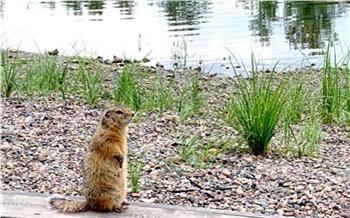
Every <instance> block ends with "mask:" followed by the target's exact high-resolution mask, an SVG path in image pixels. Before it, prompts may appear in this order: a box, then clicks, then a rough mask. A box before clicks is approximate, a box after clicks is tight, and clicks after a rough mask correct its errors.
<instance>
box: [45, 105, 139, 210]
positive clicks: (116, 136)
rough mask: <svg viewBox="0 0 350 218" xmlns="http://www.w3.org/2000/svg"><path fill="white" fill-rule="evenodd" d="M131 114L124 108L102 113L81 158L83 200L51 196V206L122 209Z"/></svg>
mask: <svg viewBox="0 0 350 218" xmlns="http://www.w3.org/2000/svg"><path fill="white" fill-rule="evenodd" d="M133 116H134V113H133V112H132V111H130V110H129V109H128V108H125V107H112V108H109V109H107V110H105V111H104V112H103V113H102V116H101V119H100V122H99V124H98V126H97V128H96V131H95V133H94V135H93V136H92V139H91V142H90V147H89V148H88V151H87V154H86V156H85V159H84V182H83V193H84V195H85V197H86V201H73V200H68V199H65V198H61V197H53V198H51V199H50V200H49V204H50V206H51V207H53V208H55V209H58V210H59V211H62V212H67V213H75V212H81V211H86V210H95V211H116V212H120V211H121V210H122V204H126V203H127V202H126V200H125V197H126V192H127V181H126V177H127V145H126V135H127V131H128V124H129V123H130V122H131V120H132V118H133Z"/></svg>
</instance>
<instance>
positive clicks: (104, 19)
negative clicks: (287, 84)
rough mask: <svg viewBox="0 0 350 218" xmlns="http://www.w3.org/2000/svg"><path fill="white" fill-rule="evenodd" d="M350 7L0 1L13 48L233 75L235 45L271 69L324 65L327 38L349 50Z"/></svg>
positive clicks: (246, 59) (341, 51)
mask: <svg viewBox="0 0 350 218" xmlns="http://www.w3.org/2000/svg"><path fill="white" fill-rule="evenodd" d="M349 10H350V1H303V2H301V1H255V0H250V1H247V0H240V1H239V0H237V1H229V0H215V1H214V0H213V1H160V0H158V1H157V0H148V1H146V0H137V1H118V0H104V1H62V0H56V1H48V0H47V1H42V0H41V1H38V0H0V18H1V36H2V44H5V45H6V46H11V47H12V48H17V47H19V48H20V49H22V50H26V51H34V52H37V51H41V52H43V51H45V50H53V49H56V48H57V49H59V50H60V53H61V54H62V53H64V54H75V53H79V54H83V55H100V56H103V57H104V58H111V57H112V56H113V55H117V56H120V57H126V58H137V59H141V58H143V57H145V56H147V57H148V58H150V59H151V60H152V61H151V63H150V64H154V63H155V62H157V61H160V62H161V63H163V64H165V66H166V67H168V68H171V66H172V65H173V63H174V62H179V63H182V64H186V65H187V66H193V67H196V66H199V65H200V66H201V67H202V69H203V70H204V71H207V72H208V71H211V72H220V73H226V74H231V73H232V69H231V67H230V63H229V59H230V57H231V58H232V55H231V54H230V53H229V51H228V50H230V51H231V52H232V54H233V55H234V56H235V57H236V58H237V59H239V60H240V61H242V62H243V63H244V64H245V65H246V66H248V67H249V65H250V58H251V54H252V52H254V54H255V56H256V58H257V59H258V62H259V63H261V64H263V65H264V66H265V67H266V68H270V69H271V68H272V67H273V66H274V64H276V62H277V61H279V65H278V66H279V69H282V68H283V67H286V66H293V67H298V66H300V64H311V63H312V64H317V65H318V64H321V61H322V58H323V56H322V53H323V52H324V51H325V50H326V49H327V45H328V41H330V42H331V46H332V48H333V47H335V49H336V52H337V56H338V57H340V56H344V55H345V54H346V52H347V51H348V49H347V48H349V43H350V37H349V35H350V34H349V33H350V25H349V24H350V22H349V19H350V18H349ZM171 57H173V59H172V58H171ZM174 57H177V60H174ZM305 57H306V58H307V60H308V61H306V62H303V63H302V62H300V61H301V60H302V59H303V58H305ZM234 65H237V64H236V63H234ZM227 68H229V69H227Z"/></svg>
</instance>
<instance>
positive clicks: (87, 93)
mask: <svg viewBox="0 0 350 218" xmlns="http://www.w3.org/2000/svg"><path fill="white" fill-rule="evenodd" d="M78 75H79V77H80V79H81V82H82V84H83V95H84V99H85V102H86V103H87V104H89V105H92V104H96V103H97V101H98V98H99V97H101V95H102V89H103V87H102V83H101V72H100V71H99V70H96V71H95V72H94V73H93V72H89V71H87V70H86V69H85V67H84V66H83V64H82V63H79V72H78Z"/></svg>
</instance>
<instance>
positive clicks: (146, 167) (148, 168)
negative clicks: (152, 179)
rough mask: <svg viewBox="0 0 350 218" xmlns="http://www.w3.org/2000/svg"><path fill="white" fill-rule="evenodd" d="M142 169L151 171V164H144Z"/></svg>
mask: <svg viewBox="0 0 350 218" xmlns="http://www.w3.org/2000/svg"><path fill="white" fill-rule="evenodd" d="M142 170H143V171H145V172H150V171H151V166H150V165H148V164H146V165H145V166H143V168H142Z"/></svg>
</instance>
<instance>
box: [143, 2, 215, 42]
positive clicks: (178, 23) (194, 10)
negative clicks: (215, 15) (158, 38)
mask: <svg viewBox="0 0 350 218" xmlns="http://www.w3.org/2000/svg"><path fill="white" fill-rule="evenodd" d="M212 4H213V3H212V2H211V1H161V2H158V3H157V4H156V5H157V6H158V7H161V8H163V12H164V13H165V16H166V18H167V21H168V26H169V27H170V28H169V31H170V32H181V33H180V34H176V35H174V36H179V35H181V36H193V35H199V34H200V33H199V31H198V30H199V29H200V24H201V23H206V22H208V18H209V17H208V14H210V13H212V11H211V9H212V7H211V6H212ZM150 5H153V4H150ZM194 31H195V32H194Z"/></svg>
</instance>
